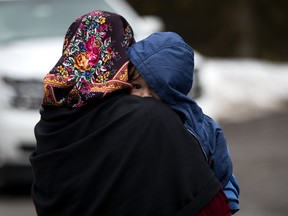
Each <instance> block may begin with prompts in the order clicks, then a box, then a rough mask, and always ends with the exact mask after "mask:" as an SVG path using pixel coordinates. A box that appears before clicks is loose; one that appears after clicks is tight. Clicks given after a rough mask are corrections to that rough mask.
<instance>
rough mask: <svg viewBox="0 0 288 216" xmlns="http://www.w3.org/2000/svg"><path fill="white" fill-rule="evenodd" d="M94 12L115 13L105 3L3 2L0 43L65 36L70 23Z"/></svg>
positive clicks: (0, 16)
mask: <svg viewBox="0 0 288 216" xmlns="http://www.w3.org/2000/svg"><path fill="white" fill-rule="evenodd" d="M95 9H97V10H100V9H101V10H108V11H112V12H113V11H114V10H113V8H111V7H110V6H109V5H107V4H106V2H105V1H88V0H81V1H74V0H69V1H63V0H62V1H56V0H54V1H53V0H52V1H51V0H50V1H16V2H15V1H9V2H1V1H0V32H1V34H0V42H1V41H2V42H5V41H7V40H13V39H20V38H25V37H30V38H31V37H41V36H57V35H59V36H60V35H61V36H63V35H64V34H65V32H66V30H67V29H68V27H69V25H70V24H71V21H73V20H75V19H76V18H77V17H79V16H81V15H83V14H85V13H87V12H90V11H92V10H95Z"/></svg>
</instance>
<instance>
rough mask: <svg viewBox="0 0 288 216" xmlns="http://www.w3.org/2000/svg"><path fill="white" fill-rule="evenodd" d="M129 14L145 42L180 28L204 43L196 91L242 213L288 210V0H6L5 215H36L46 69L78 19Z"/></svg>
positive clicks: (0, 80)
mask: <svg viewBox="0 0 288 216" xmlns="http://www.w3.org/2000/svg"><path fill="white" fill-rule="evenodd" d="M94 9H95V10H96V9H104V10H109V11H114V12H116V13H119V14H121V15H123V16H124V17H125V18H126V19H127V20H128V22H130V24H131V25H132V27H133V29H134V31H135V35H136V39H137V40H141V39H143V38H145V37H147V36H148V35H149V34H151V33H152V32H155V31H175V32H177V33H178V34H180V35H181V36H182V37H183V38H184V39H185V41H186V42H187V43H189V44H190V45H191V46H192V47H193V48H194V50H195V76H194V84H193V88H192V90H191V92H190V96H191V97H193V98H195V99H196V101H197V102H198V103H199V104H200V106H201V107H202V108H203V110H204V112H206V114H208V115H210V116H212V117H213V118H215V120H217V121H218V123H219V124H220V125H221V126H222V127H223V129H224V132H225V134H226V138H227V140H228V143H229V147H230V152H231V157H232V160H233V163H234V174H235V175H236V177H237V179H238V181H239V184H240V187H241V194H240V208H241V210H240V212H238V213H237V214H236V215H239V216H251V215H253V216H258V215H259V216H260V215H261V216H271V215H273V216H287V215H288V199H287V198H286V197H287V194H288V189H287V187H286V182H288V167H287V162H288V133H287V132H288V127H287V124H288V109H287V105H288V41H287V38H288V13H287V11H288V1H285V0H277V1H272V0H229V1H228V0H218V1H207V0H201V1H200V0H177V1H176V0H145V1H144V0H127V1H124V0H101V1H98V0H94V1H90V0H82V1H76V0H57V1H56V0H37V1H36V0H34V1H30V0H21V1H14V0H10V1H2V0H0V59H1V61H0V90H1V95H0V99H1V104H0V135H1V136H0V215H1V216H10V215H11V216H34V215H36V213H35V210H34V206H33V203H32V201H31V199H30V195H29V193H30V185H31V181H32V178H31V177H32V175H31V170H30V166H29V160H28V157H29V154H30V153H31V152H32V151H33V149H34V148H35V140H34V133H33V128H34V125H35V124H36V122H37V121H38V120H39V117H40V116H39V113H38V110H39V102H40V100H41V97H42V83H41V80H42V78H43V76H44V75H45V74H46V73H47V72H48V71H49V70H50V69H51V68H52V67H53V66H54V64H55V63H56V61H57V60H58V58H59V57H60V55H61V52H62V43H63V38H64V35H65V32H66V30H67V29H68V27H69V25H70V24H71V23H72V21H73V20H74V19H75V18H77V17H78V16H80V15H83V14H85V13H86V12H89V11H91V10H94Z"/></svg>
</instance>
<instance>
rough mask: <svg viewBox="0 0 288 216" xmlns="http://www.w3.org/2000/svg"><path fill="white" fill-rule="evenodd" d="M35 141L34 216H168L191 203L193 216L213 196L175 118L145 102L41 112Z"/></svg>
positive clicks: (120, 98) (128, 99)
mask: <svg viewBox="0 0 288 216" xmlns="http://www.w3.org/2000/svg"><path fill="white" fill-rule="evenodd" d="M35 137H36V140H37V149H36V151H35V152H34V153H33V154H32V155H31V156H30V161H31V165H32V168H33V172H34V179H35V180H34V183H33V186H32V198H33V201H34V204H35V207H36V211H37V214H38V215H39V216H70V215H71V216H72V215H75V216H76V215H77V216H92V215H93V216H124V215H125V216H170V215H171V216H174V215H176V213H177V212H179V211H181V210H182V209H183V208H184V207H185V206H187V205H188V204H190V205H191V203H195V204H196V205H195V206H193V207H192V208H190V209H191V210H189V214H190V215H193V214H194V213H195V212H196V211H198V210H200V209H201V208H202V207H203V206H205V205H206V204H207V203H208V202H209V201H210V200H211V199H212V198H213V196H214V195H215V194H216V193H217V192H218V191H219V189H220V183H219V182H218V181H217V180H216V177H215V176H214V173H213V172H212V171H211V170H210V169H209V167H208V165H207V163H206V161H205V158H204V156H203V154H202V151H201V149H200V147H199V145H198V143H197V142H196V140H194V138H193V137H192V136H191V135H190V134H189V133H188V132H187V130H186V129H185V128H184V127H183V124H182V122H181V120H180V118H179V117H178V116H177V115H176V114H175V113H174V112H173V111H172V110H171V109H169V108H168V107H167V106H166V105H164V104H162V103H161V102H158V101H155V100H153V99H150V98H140V97H136V96H129V95H112V96H110V97H108V98H105V99H103V100H102V101H100V102H97V103H95V104H93V105H89V106H85V107H83V108H79V109H68V108H53V107H51V108H45V109H42V110H41V120H40V121H39V122H38V123H37V125H36V126H35Z"/></svg>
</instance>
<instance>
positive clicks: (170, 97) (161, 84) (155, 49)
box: [128, 32, 203, 127]
mask: <svg viewBox="0 0 288 216" xmlns="http://www.w3.org/2000/svg"><path fill="white" fill-rule="evenodd" d="M128 53H129V58H130V61H131V62H132V64H133V65H134V66H135V67H136V68H137V70H138V71H139V73H140V74H141V76H142V77H143V78H144V79H145V80H146V82H147V83H148V84H149V85H150V86H151V88H152V89H153V90H154V91H155V93H156V94H157V95H158V96H159V97H160V98H161V100H162V101H163V102H164V103H165V104H167V105H169V106H170V107H171V108H173V109H174V110H177V111H179V112H181V113H183V114H184V115H185V117H186V119H190V120H191V121H190V123H192V126H193V127H197V124H201V122H202V121H203V113H202V110H201V108H200V107H199V106H198V105H197V104H196V102H195V101H194V100H193V99H191V98H190V97H188V96H187V94H188V93H189V92H190V90H191V88H192V84H193V71H194V52H193V49H192V48H191V47H190V46H189V45H188V44H187V43H185V42H184V40H183V39H182V37H180V36H179V35H178V34H176V33H174V32H157V33H154V34H152V35H150V36H149V37H147V38H146V39H144V40H141V41H139V42H137V43H136V44H134V45H132V46H131V47H130V48H129V49H128ZM191 108H192V109H193V112H194V114H196V115H193V116H191V115H190V114H191ZM196 122H198V123H196ZM199 126H200V125H199Z"/></svg>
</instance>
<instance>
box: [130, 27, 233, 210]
mask: <svg viewBox="0 0 288 216" xmlns="http://www.w3.org/2000/svg"><path fill="white" fill-rule="evenodd" d="M128 53H129V58H130V61H131V63H132V66H131V67H130V71H129V80H130V83H131V84H132V86H133V89H132V91H131V94H134V95H138V96H141V97H154V98H155V99H158V100H161V101H162V102H164V103H165V104H167V105H168V106H169V107H171V108H172V109H173V110H175V111H176V112H177V113H178V114H179V115H180V117H181V119H182V120H183V123H184V126H185V127H186V128H187V130H188V131H189V132H190V133H191V134H192V135H193V136H194V137H195V138H196V139H197V140H198V142H199V143H200V146H201V147H202V150H203V153H204V154H205V157H206V159H207V161H208V163H209V164H210V166H211V168H212V169H213V170H214V172H215V174H216V176H217V177H218V179H219V180H220V182H221V183H222V185H223V188H224V192H225V194H226V196H227V198H228V200H229V205H230V207H231V209H232V213H233V214H234V213H235V212H237V211H238V210H239V205H238V204H239V201H238V197H239V186H238V183H237V181H236V178H235V176H234V175H233V174H232V161H231V158H230V155H229V150H228V146H227V143H226V139H225V137H224V134H223V131H222V129H221V127H220V126H219V125H218V124H217V123H216V122H215V121H214V120H213V119H211V118H210V117H209V116H207V115H205V114H204V113H203V112H202V109H201V108H200V107H199V106H198V104H197V103H196V102H195V101H194V100H193V99H191V98H190V97H188V96H187V95H188V93H189V91H190V89H191V87H192V83H193V70H194V53H193V50H192V48H191V47H190V46H189V45H188V44H187V43H185V42H184V40H183V39H182V38H181V37H180V36H179V35H178V34H176V33H173V32H158V33H154V34H152V35H151V36H149V37H148V38H146V39H144V40H142V41H139V42H138V43H136V44H134V45H132V46H131V47H129V48H128ZM146 82H147V83H146Z"/></svg>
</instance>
